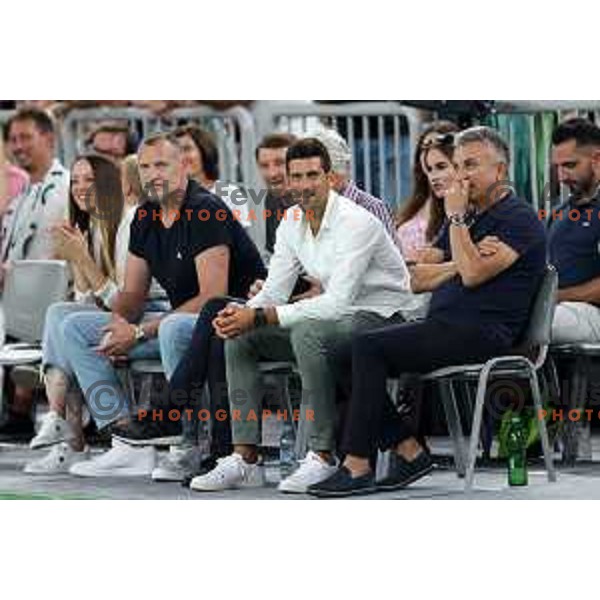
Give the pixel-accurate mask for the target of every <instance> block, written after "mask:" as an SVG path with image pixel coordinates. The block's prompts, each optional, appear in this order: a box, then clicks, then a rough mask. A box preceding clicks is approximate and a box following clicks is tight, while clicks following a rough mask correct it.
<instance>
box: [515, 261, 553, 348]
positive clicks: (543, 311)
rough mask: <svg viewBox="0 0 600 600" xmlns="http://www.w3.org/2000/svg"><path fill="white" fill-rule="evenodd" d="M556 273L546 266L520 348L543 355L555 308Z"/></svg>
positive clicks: (548, 342) (550, 332)
mask: <svg viewBox="0 0 600 600" xmlns="http://www.w3.org/2000/svg"><path fill="white" fill-rule="evenodd" d="M557 290H558V273H557V271H556V269H555V268H554V267H553V266H552V265H546V269H545V271H544V275H543V277H542V280H541V282H540V285H539V287H538V289H537V292H536V294H535V298H534V301H533V305H532V308H531V314H530V317H529V323H528V325H527V328H526V329H525V332H524V334H523V337H522V339H521V344H520V347H523V348H526V349H529V350H531V349H532V348H537V349H538V350H543V352H544V355H545V351H546V348H547V347H548V344H550V339H551V335H552V320H553V318H554V308H555V306H556V296H557Z"/></svg>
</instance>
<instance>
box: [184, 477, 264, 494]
mask: <svg viewBox="0 0 600 600" xmlns="http://www.w3.org/2000/svg"><path fill="white" fill-rule="evenodd" d="M264 486H265V481H264V478H262V479H261V481H257V482H251V483H240V484H235V485H228V486H219V487H215V486H212V487H210V486H208V485H203V484H202V483H201V482H196V483H194V479H192V481H191V483H190V489H191V490H193V491H194V492H227V491H231V490H247V489H257V488H261V487H264Z"/></svg>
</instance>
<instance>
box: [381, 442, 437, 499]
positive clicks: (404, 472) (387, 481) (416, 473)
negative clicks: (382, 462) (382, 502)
mask: <svg viewBox="0 0 600 600" xmlns="http://www.w3.org/2000/svg"><path fill="white" fill-rule="evenodd" d="M433 466H434V465H433V461H432V460H431V456H429V454H428V453H427V452H425V451H422V452H421V453H420V454H419V455H418V456H417V457H416V458H415V459H414V460H412V461H410V462H408V461H407V460H405V459H404V458H402V457H401V456H398V455H397V454H396V453H395V452H393V453H392V454H391V456H390V465H389V470H388V474H387V476H386V477H385V478H384V479H382V480H380V481H378V482H377V489H378V490H380V491H382V492H383V491H393V490H401V489H402V488H405V487H406V486H407V485H410V484H411V483H414V482H415V481H417V479H421V477H425V475H427V474H428V473H431V471H432V470H433Z"/></svg>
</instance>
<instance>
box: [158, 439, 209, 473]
mask: <svg viewBox="0 0 600 600" xmlns="http://www.w3.org/2000/svg"><path fill="white" fill-rule="evenodd" d="M206 456H207V453H206V452H203V448H202V447H200V446H179V445H177V446H171V447H170V448H169V452H168V453H167V454H165V455H163V456H161V457H160V458H159V461H158V467H156V469H154V471H152V479H153V481H183V480H184V479H185V478H186V477H188V476H189V474H190V473H193V472H194V471H196V472H198V471H197V467H198V466H199V465H200V463H201V461H202V458H205V457H206ZM195 467H196V469H195Z"/></svg>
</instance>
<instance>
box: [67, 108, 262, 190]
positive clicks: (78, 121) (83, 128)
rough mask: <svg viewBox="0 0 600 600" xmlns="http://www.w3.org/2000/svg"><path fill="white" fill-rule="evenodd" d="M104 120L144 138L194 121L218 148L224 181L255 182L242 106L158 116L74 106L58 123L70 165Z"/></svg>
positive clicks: (247, 123)
mask: <svg viewBox="0 0 600 600" xmlns="http://www.w3.org/2000/svg"><path fill="white" fill-rule="evenodd" d="M106 121H120V122H126V123H127V126H128V128H129V130H130V131H132V132H134V133H135V134H137V135H138V137H140V138H143V137H145V136H146V135H149V134H151V133H155V132H159V131H165V130H168V129H172V128H173V127H176V126H177V125H182V124H187V123H193V124H196V125H199V126H200V127H202V128H204V129H206V130H208V131H210V132H212V133H213V134H214V136H215V140H216V143H217V147H218V149H219V163H220V164H219V170H220V173H221V178H222V179H223V180H224V181H228V182H236V181H244V182H249V183H251V182H254V181H255V180H256V176H255V168H254V159H253V153H254V146H255V143H256V142H255V137H254V127H253V122H252V117H251V115H250V113H248V112H247V111H246V110H245V109H244V108H241V107H235V108H232V109H229V110H226V111H216V110H213V109H211V108H208V107H203V106H198V107H193V108H180V109H176V110H172V111H170V112H168V113H166V114H165V115H161V116H157V115H155V114H153V113H151V112H149V111H147V110H143V109H138V108H98V109H77V110H72V111H70V112H69V113H68V115H67V116H66V118H65V119H64V121H63V123H62V125H61V134H62V142H63V160H64V162H65V163H66V164H71V162H72V160H73V159H74V157H75V156H76V155H77V154H79V153H81V152H82V151H84V150H85V149H86V140H87V139H88V137H89V133H90V131H91V128H92V127H93V126H94V125H97V124H99V123H102V122H106Z"/></svg>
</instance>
